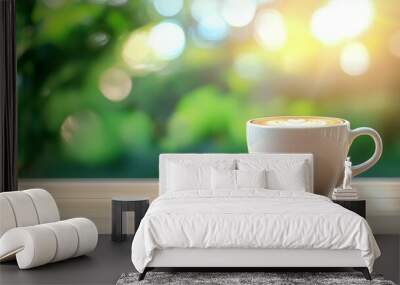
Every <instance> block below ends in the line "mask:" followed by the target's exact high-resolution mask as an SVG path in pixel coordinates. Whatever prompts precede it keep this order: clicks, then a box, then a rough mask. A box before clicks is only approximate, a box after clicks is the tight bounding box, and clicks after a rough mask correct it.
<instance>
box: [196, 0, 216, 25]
mask: <svg viewBox="0 0 400 285" xmlns="http://www.w3.org/2000/svg"><path fill="white" fill-rule="evenodd" d="M191 3H192V5H191V6H190V13H191V14H192V17H193V18H194V19H196V21H198V22H200V21H201V20H202V19H203V18H204V17H210V16H218V14H219V13H218V11H219V4H220V2H219V1H215V0H193V1H192V2H191Z"/></svg>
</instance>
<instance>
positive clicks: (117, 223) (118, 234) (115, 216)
mask: <svg viewBox="0 0 400 285" xmlns="http://www.w3.org/2000/svg"><path fill="white" fill-rule="evenodd" d="M111 239H112V241H122V240H123V237H122V205H121V203H118V202H114V201H113V202H112V236H111Z"/></svg>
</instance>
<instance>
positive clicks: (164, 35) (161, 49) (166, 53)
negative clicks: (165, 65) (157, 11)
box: [148, 22, 186, 60]
mask: <svg viewBox="0 0 400 285" xmlns="http://www.w3.org/2000/svg"><path fill="white" fill-rule="evenodd" d="M148 44H149V46H150V47H151V48H152V49H153V51H154V52H155V54H156V55H157V56H158V57H159V58H161V59H164V60H172V59H175V58H177V57H178V56H180V55H181V53H182V52H183V50H184V48H185V44H186V38H185V33H184V31H183V29H182V28H181V26H179V25H178V24H176V23H173V22H161V23H160V24H158V25H156V26H154V27H153V28H152V29H151V31H150V34H149V41H148Z"/></svg>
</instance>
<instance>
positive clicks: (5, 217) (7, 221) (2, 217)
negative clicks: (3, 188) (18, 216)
mask: <svg viewBox="0 0 400 285" xmlns="http://www.w3.org/2000/svg"><path fill="white" fill-rule="evenodd" d="M16 226H17V223H16V222H15V216H14V212H13V209H12V208H11V205H10V202H9V201H8V199H7V198H6V197H3V196H2V195H1V194H0V237H1V236H2V235H3V234H4V233H5V232H6V231H8V230H9V229H12V228H15V227H16Z"/></svg>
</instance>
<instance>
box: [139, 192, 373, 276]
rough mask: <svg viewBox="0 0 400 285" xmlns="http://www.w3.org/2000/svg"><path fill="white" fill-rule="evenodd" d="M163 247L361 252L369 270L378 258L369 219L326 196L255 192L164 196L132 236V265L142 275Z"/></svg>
mask: <svg viewBox="0 0 400 285" xmlns="http://www.w3.org/2000/svg"><path fill="white" fill-rule="evenodd" d="M165 248H274V249H279V248H293V249H294V248H301V249H358V250H360V251H361V255H362V257H363V259H364V260H365V264H366V266H367V267H368V268H369V270H370V271H372V267H373V263H374V260H375V259H376V258H377V257H379V255H380V251H379V248H378V246H377V244H376V241H375V239H374V237H373V235H372V232H371V229H370V228H369V226H368V224H367V222H366V221H365V219H363V218H362V217H360V216H359V215H357V214H355V213H353V212H351V211H349V210H346V209H344V208H342V207H341V206H339V205H337V204H335V203H333V202H332V201H330V199H328V198H327V197H324V196H320V195H316V194H311V193H306V192H295V191H276V190H274V191H272V190H257V189H251V190H250V189H249V190H246V191H245V190H240V191H236V192H226V193H223V192H221V193H220V194H219V195H218V197H216V196H215V194H213V195H207V193H202V194H201V195H199V193H198V192H196V191H193V192H192V191H182V192H172V193H169V194H168V193H167V194H164V195H162V196H160V197H159V198H157V199H156V200H154V202H153V203H152V204H151V206H150V208H149V210H148V212H147V213H146V215H145V217H144V218H143V220H142V222H141V223H140V226H139V228H138V230H137V233H136V235H135V237H134V240H133V243H132V262H133V264H134V266H135V267H136V269H137V270H138V271H139V272H143V270H144V268H145V267H146V265H147V264H148V263H149V262H150V261H151V260H152V257H153V252H154V250H155V249H165Z"/></svg>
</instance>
